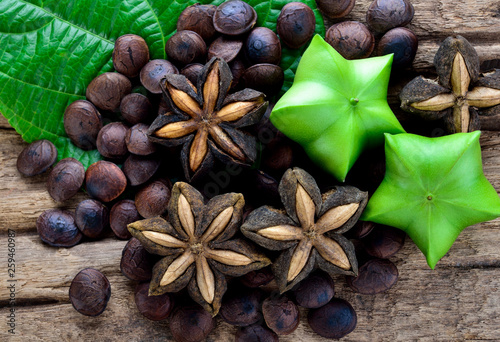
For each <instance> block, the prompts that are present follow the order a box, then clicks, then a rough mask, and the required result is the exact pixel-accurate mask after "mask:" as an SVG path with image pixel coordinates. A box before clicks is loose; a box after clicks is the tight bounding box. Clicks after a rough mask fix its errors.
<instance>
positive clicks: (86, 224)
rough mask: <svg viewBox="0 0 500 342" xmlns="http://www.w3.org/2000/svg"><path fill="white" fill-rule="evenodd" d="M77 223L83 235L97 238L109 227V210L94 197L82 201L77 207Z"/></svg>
mask: <svg viewBox="0 0 500 342" xmlns="http://www.w3.org/2000/svg"><path fill="white" fill-rule="evenodd" d="M75 223H76V226H77V227H78V229H80V231H81V232H82V234H83V235H85V236H87V237H89V238H91V239H95V238H98V237H101V236H102V233H103V232H104V231H105V230H106V228H108V227H109V210H108V208H106V206H105V205H104V204H102V203H101V202H99V201H96V200H93V199H86V200H84V201H81V202H80V203H79V204H78V206H77V207H76V209H75Z"/></svg>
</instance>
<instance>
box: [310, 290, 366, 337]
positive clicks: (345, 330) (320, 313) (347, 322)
mask: <svg viewBox="0 0 500 342" xmlns="http://www.w3.org/2000/svg"><path fill="white" fill-rule="evenodd" d="M307 320H308V322H309V326H310V327H311V329H312V330H313V331H314V332H315V333H317V334H318V335H320V336H323V337H326V338H337V339H338V338H342V337H344V336H345V335H347V334H349V333H350V332H352V331H353V330H354V328H356V324H357V316H356V311H354V309H353V308H352V306H351V304H349V303H348V302H346V301H345V300H343V299H340V298H334V299H332V300H331V301H330V302H329V303H328V304H326V305H323V306H322V307H320V308H317V309H311V310H309V314H308V315H307Z"/></svg>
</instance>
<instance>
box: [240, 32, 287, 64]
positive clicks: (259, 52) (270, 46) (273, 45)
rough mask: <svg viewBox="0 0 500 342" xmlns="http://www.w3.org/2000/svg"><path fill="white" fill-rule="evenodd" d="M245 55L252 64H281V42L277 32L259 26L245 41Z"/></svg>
mask: <svg viewBox="0 0 500 342" xmlns="http://www.w3.org/2000/svg"><path fill="white" fill-rule="evenodd" d="M244 51H245V56H246V58H247V59H248V61H249V62H250V63H251V64H259V63H269V64H279V63H280V61H281V44H280V40H279V38H278V36H277V35H276V33H274V32H273V31H271V30H270V29H268V28H267V27H257V28H254V29H253V30H252V32H250V34H249V35H248V37H247V40H246V41H245V50H244Z"/></svg>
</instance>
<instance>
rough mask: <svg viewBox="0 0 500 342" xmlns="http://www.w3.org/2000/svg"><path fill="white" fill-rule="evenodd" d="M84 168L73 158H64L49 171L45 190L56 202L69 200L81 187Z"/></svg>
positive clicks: (83, 178)
mask: <svg viewBox="0 0 500 342" xmlns="http://www.w3.org/2000/svg"><path fill="white" fill-rule="evenodd" d="M84 180H85V168H84V167H83V165H82V163H80V162H79V161H78V160H76V159H74V158H64V159H62V160H61V161H60V162H59V163H57V165H56V166H55V167H54V168H53V169H52V170H51V171H50V173H49V177H48V179H47V190H48V192H49V194H50V196H51V197H52V198H53V199H54V200H55V201H58V202H62V201H66V200H67V199H70V198H71V197H73V196H74V195H76V193H77V192H78V190H80V188H81V187H82V185H83V181H84Z"/></svg>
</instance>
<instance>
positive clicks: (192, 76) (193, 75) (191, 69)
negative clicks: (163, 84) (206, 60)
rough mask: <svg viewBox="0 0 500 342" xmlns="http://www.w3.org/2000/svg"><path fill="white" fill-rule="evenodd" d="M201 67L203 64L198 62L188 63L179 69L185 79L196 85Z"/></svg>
mask: <svg viewBox="0 0 500 342" xmlns="http://www.w3.org/2000/svg"><path fill="white" fill-rule="evenodd" d="M202 69H203V64H200V63H192V64H188V65H186V66H185V67H184V68H183V69H182V70H181V75H184V76H186V77H187V79H188V80H189V81H190V82H191V83H192V84H193V85H194V86H195V87H196V85H197V84H198V78H199V77H200V75H201V70H202Z"/></svg>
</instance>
